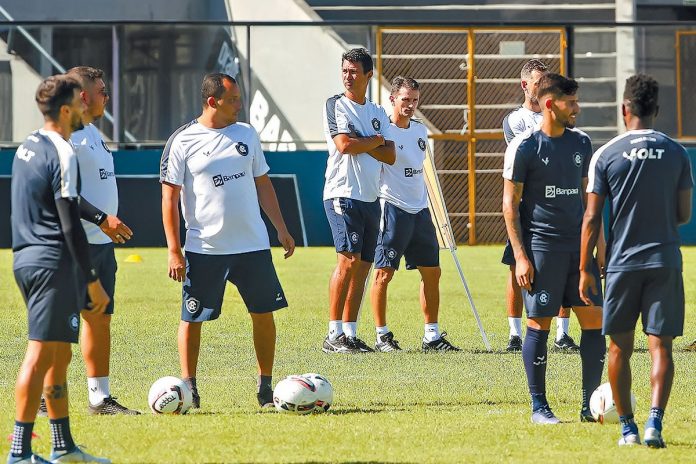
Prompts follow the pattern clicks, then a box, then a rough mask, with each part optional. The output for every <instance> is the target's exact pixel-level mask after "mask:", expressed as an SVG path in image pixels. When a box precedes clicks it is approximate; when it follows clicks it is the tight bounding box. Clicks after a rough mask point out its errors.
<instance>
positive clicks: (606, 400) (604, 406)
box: [590, 382, 636, 424]
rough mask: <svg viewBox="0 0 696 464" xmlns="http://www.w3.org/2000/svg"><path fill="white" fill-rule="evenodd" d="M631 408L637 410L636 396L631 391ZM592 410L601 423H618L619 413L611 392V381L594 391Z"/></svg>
mask: <svg viewBox="0 0 696 464" xmlns="http://www.w3.org/2000/svg"><path fill="white" fill-rule="evenodd" d="M631 409H632V410H633V411H635V410H636V397H635V396H634V395H633V392H631ZM590 412H591V413H592V417H594V418H595V420H596V421H597V422H599V423H601V424H618V422H619V413H618V412H617V411H616V404H615V403H614V397H613V395H612V393H611V385H609V382H607V383H603V384H602V385H600V386H599V387H597V389H596V390H595V391H594V392H593V393H592V396H591V397H590Z"/></svg>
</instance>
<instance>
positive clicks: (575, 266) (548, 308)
mask: <svg viewBox="0 0 696 464" xmlns="http://www.w3.org/2000/svg"><path fill="white" fill-rule="evenodd" d="M527 256H528V257H529V259H530V260H531V261H532V265H533V266H534V283H533V284H532V291H531V292H528V291H527V290H525V289H522V296H523V297H524V307H525V308H526V310H527V317H555V316H557V315H558V309H559V308H560V307H561V306H563V307H564V308H570V307H582V306H587V305H586V304H585V302H584V301H582V300H581V299H580V291H579V290H578V287H579V285H580V271H579V269H580V252H570V251H531V252H530V250H527ZM592 273H593V274H594V276H595V280H596V282H597V283H598V285H599V288H598V291H599V294H598V295H591V297H590V298H591V299H592V303H593V306H602V289H601V284H600V283H601V280H600V277H599V267H597V263H596V262H595V261H594V260H593V263H592Z"/></svg>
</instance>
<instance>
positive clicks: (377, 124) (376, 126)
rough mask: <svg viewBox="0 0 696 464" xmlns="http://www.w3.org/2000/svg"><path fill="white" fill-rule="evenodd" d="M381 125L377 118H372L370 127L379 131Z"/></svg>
mask: <svg viewBox="0 0 696 464" xmlns="http://www.w3.org/2000/svg"><path fill="white" fill-rule="evenodd" d="M381 127H382V124H380V122H379V119H377V118H372V128H373V129H374V130H376V131H377V132H379V129H380V128H381Z"/></svg>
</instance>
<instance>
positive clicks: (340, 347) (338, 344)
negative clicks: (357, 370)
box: [321, 334, 360, 353]
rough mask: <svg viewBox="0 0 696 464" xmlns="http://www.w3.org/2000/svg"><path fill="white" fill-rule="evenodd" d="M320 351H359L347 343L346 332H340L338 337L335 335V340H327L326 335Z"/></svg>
mask: <svg viewBox="0 0 696 464" xmlns="http://www.w3.org/2000/svg"><path fill="white" fill-rule="evenodd" d="M321 351H323V352H324V353H359V352H360V351H359V350H358V349H357V348H355V347H353V346H352V345H348V337H346V334H341V335H339V336H338V337H336V339H335V340H329V337H328V336H327V337H326V338H325V339H324V345H323V346H322V348H321Z"/></svg>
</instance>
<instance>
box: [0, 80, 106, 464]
mask: <svg viewBox="0 0 696 464" xmlns="http://www.w3.org/2000/svg"><path fill="white" fill-rule="evenodd" d="M80 89H81V88H80V84H79V82H77V81H76V80H75V79H72V78H70V77H67V76H64V75H60V76H52V77H49V78H47V79H45V80H44V81H43V82H41V84H40V85H39V88H38V90H37V91H36V102H37V104H38V106H39V110H40V111H41V113H42V114H43V116H44V121H45V124H44V126H43V128H42V129H40V130H38V131H36V132H34V133H32V134H31V135H29V137H27V140H26V141H25V142H24V143H23V144H22V145H20V146H19V148H18V149H17V153H16V155H15V158H14V160H13V163H12V250H13V253H14V262H13V270H14V275H15V280H16V281H17V285H18V286H19V289H20V292H21V293H22V296H23V298H24V301H25V302H26V304H27V312H28V318H29V344H28V347H27V352H26V354H25V357H24V361H23V363H22V367H21V368H20V371H19V375H18V377H17V384H16V386H15V403H16V415H15V427H14V433H13V437H12V447H11V449H10V453H9V456H8V458H7V462H8V464H17V463H35V462H40V463H45V462H48V461H46V460H44V459H43V458H41V457H40V456H37V455H35V454H33V452H32V447H31V435H32V430H33V428H34V421H35V418H36V412H37V408H38V406H39V402H40V398H41V394H42V387H43V396H44V398H46V405H47V409H48V416H49V423H50V428H51V438H52V440H51V441H52V453H51V458H50V459H51V462H54V463H59V462H97V463H109V462H110V461H109V460H108V459H105V458H97V457H94V456H91V455H89V454H87V453H85V452H84V451H83V450H82V449H81V448H80V447H78V446H76V445H75V442H74V440H73V438H72V435H71V432H70V421H69V417H68V384H67V369H68V365H69V364H70V358H71V356H72V353H71V347H70V344H71V343H77V340H78V332H79V328H80V317H79V313H80V310H81V309H83V307H82V304H83V292H84V287H80V285H79V284H78V281H77V278H76V272H77V269H76V268H75V267H76V266H75V264H76V263H77V265H78V267H79V270H80V271H81V272H82V273H83V274H84V276H85V279H86V280H87V282H88V283H87V293H88V295H89V298H90V301H91V310H92V311H94V312H95V313H98V314H99V313H103V312H104V310H105V309H106V306H107V305H108V304H109V296H108V295H107V294H106V292H105V291H104V288H103V287H102V285H101V283H100V282H99V278H98V275H97V272H96V271H95V269H94V268H93V267H92V262H91V260H90V256H89V248H88V243H87V238H86V236H85V231H84V229H83V228H82V225H81V224H80V210H79V206H78V201H79V200H78V192H77V184H78V167H77V159H76V157H75V153H74V151H73V148H72V146H71V145H70V143H69V142H68V140H69V139H70V134H71V133H72V132H73V131H74V130H75V129H78V128H80V127H81V126H82V121H81V118H82V113H83V111H84V106H83V103H82V101H81V100H80Z"/></svg>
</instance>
